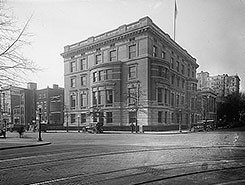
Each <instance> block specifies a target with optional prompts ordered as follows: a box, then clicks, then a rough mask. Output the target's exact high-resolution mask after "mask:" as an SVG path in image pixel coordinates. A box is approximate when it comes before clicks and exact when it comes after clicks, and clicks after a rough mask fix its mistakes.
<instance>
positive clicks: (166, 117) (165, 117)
mask: <svg viewBox="0 0 245 185" xmlns="http://www.w3.org/2000/svg"><path fill="white" fill-rule="evenodd" d="M164 122H165V123H167V122H168V112H167V111H165V116H164Z"/></svg>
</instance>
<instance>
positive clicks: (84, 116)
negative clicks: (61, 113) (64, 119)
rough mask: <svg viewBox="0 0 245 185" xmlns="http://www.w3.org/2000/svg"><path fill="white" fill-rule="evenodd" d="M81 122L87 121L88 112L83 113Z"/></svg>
mask: <svg viewBox="0 0 245 185" xmlns="http://www.w3.org/2000/svg"><path fill="white" fill-rule="evenodd" d="M81 123H86V114H85V113H82V114H81Z"/></svg>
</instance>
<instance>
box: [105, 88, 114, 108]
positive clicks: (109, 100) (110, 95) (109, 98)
mask: <svg viewBox="0 0 245 185" xmlns="http://www.w3.org/2000/svg"><path fill="white" fill-rule="evenodd" d="M112 103H113V93H112V89H109V90H106V105H108V104H109V105H110V104H112Z"/></svg>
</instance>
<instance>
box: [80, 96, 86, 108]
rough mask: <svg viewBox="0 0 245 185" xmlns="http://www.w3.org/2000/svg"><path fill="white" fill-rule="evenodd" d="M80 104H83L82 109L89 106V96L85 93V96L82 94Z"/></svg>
mask: <svg viewBox="0 0 245 185" xmlns="http://www.w3.org/2000/svg"><path fill="white" fill-rule="evenodd" d="M80 98H81V100H80V102H81V107H86V106H87V95H86V94H85V93H84V94H81V95H80Z"/></svg>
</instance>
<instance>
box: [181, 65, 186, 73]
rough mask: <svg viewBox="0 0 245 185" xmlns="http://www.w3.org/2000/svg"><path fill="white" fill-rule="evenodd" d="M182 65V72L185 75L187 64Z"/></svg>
mask: <svg viewBox="0 0 245 185" xmlns="http://www.w3.org/2000/svg"><path fill="white" fill-rule="evenodd" d="M181 66H182V68H181V73H182V74H183V75H184V74H185V65H184V64H182V65H181Z"/></svg>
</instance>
